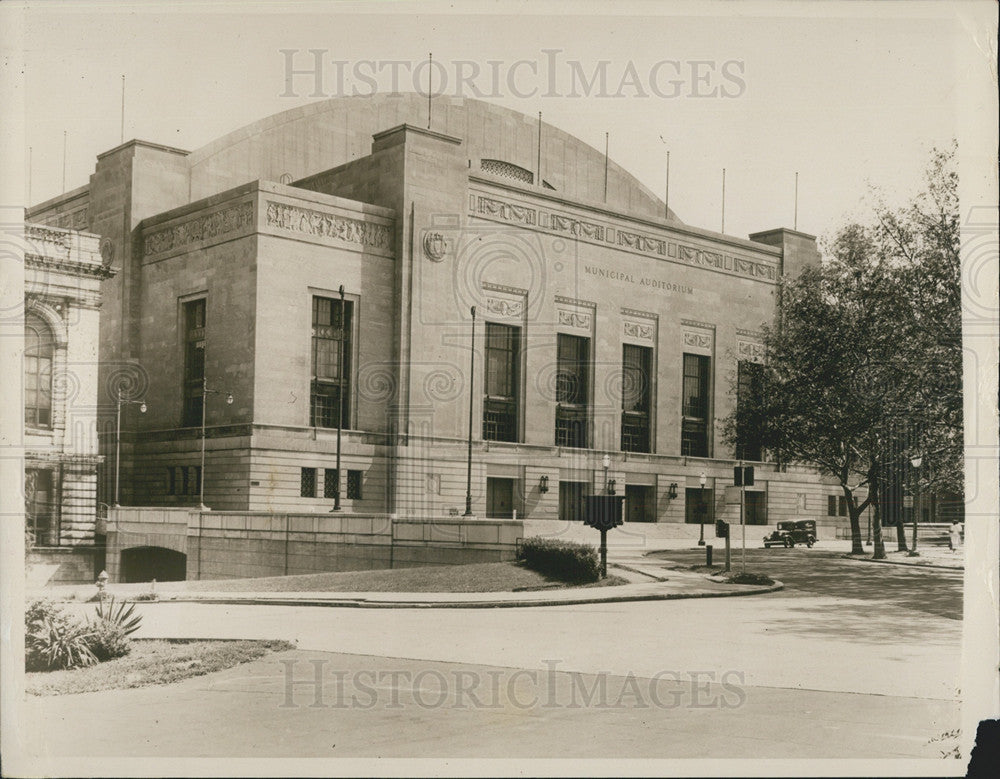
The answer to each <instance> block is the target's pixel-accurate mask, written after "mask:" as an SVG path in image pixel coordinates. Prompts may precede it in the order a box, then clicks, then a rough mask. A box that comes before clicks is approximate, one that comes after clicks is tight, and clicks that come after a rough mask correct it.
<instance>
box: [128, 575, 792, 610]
mask: <svg viewBox="0 0 1000 779" xmlns="http://www.w3.org/2000/svg"><path fill="white" fill-rule="evenodd" d="M784 587H785V585H784V584H782V583H781V582H779V581H776V582H775V583H774V584H772V585H768V586H767V587H754V588H752V589H746V590H738V591H735V592H731V591H729V592H694V593H681V592H677V593H674V592H667V593H645V594H641V595H639V594H637V595H613V596H610V597H607V598H563V599H556V598H549V599H545V600H494V601H490V600H477V601H373V600H365V599H363V598H343V599H335V598H323V599H318V598H308V599H306V598H302V599H298V598H220V597H207V598H186V597H172V598H161V599H159V600H155V601H145V602H144V604H145V603H149V604H150V605H153V604H157V603H208V604H212V605H230V606H319V607H323V606H325V607H328V608H358V609H497V608H526V607H535V606H580V605H583V604H588V603H631V602H637V601H655V600H684V599H686V598H731V597H740V596H746V595H762V594H764V593H768V592H776V591H778V590H782V589H784Z"/></svg>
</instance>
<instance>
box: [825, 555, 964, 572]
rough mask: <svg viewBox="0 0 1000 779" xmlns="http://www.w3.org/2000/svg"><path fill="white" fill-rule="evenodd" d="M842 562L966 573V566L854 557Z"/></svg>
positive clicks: (842, 557) (843, 558)
mask: <svg viewBox="0 0 1000 779" xmlns="http://www.w3.org/2000/svg"><path fill="white" fill-rule="evenodd" d="M841 559H842V560H854V561H856V562H859V563H882V564H884V565H898V566H901V567H903V568H936V569H938V570H939V571H964V570H965V566H964V565H938V564H937V563H901V562H898V561H897V560H874V559H872V558H871V557H852V556H851V555H841Z"/></svg>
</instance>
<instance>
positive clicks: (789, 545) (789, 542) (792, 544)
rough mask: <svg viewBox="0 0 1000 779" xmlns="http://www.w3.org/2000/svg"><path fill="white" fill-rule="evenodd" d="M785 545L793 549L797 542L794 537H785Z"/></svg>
mask: <svg viewBox="0 0 1000 779" xmlns="http://www.w3.org/2000/svg"><path fill="white" fill-rule="evenodd" d="M785 546H786V547H787V548H788V549H791V548H792V547H793V546H795V542H794V541H793V540H792V539H790V538H786V539H785Z"/></svg>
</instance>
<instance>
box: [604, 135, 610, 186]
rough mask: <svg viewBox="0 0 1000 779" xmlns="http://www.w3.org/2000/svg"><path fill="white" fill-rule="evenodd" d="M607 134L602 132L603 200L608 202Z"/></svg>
mask: <svg viewBox="0 0 1000 779" xmlns="http://www.w3.org/2000/svg"><path fill="white" fill-rule="evenodd" d="M608 135H609V133H604V202H605V203H607V202H608Z"/></svg>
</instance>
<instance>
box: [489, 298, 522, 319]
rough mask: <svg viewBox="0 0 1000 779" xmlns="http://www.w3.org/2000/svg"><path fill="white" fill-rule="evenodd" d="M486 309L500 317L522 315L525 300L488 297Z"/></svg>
mask: <svg viewBox="0 0 1000 779" xmlns="http://www.w3.org/2000/svg"><path fill="white" fill-rule="evenodd" d="M486 310H487V311H489V312H490V313H491V314H495V315H496V316H500V317H520V316H521V315H522V314H523V313H524V301H523V300H503V299H502V298H494V297H488V298H486Z"/></svg>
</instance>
